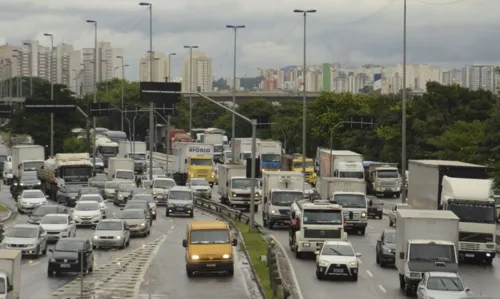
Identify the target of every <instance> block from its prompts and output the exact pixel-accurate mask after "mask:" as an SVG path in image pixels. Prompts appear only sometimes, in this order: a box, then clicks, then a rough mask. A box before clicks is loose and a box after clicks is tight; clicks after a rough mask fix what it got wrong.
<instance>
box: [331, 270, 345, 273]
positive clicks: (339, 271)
mask: <svg viewBox="0 0 500 299" xmlns="http://www.w3.org/2000/svg"><path fill="white" fill-rule="evenodd" d="M333 272H335V273H344V270H343V269H333Z"/></svg>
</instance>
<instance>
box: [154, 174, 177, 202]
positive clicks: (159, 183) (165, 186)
mask: <svg viewBox="0 0 500 299" xmlns="http://www.w3.org/2000/svg"><path fill="white" fill-rule="evenodd" d="M175 186H176V183H175V181H174V180H173V179H169V178H157V179H154V180H153V184H152V185H151V189H152V190H151V191H152V193H153V198H154V200H155V201H156V203H157V204H158V205H166V204H167V194H168V190H170V189H171V188H172V187H175Z"/></svg>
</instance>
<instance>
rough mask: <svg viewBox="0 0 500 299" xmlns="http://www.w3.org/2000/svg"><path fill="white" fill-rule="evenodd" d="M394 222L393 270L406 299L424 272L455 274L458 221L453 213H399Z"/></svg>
mask: <svg viewBox="0 0 500 299" xmlns="http://www.w3.org/2000/svg"><path fill="white" fill-rule="evenodd" d="M396 219H397V220H396V222H397V224H398V225H397V226H396V254H395V258H396V268H397V269H398V274H399V286H400V288H401V290H404V291H405V293H406V295H407V296H412V295H414V294H415V291H416V289H417V286H418V284H419V282H420V280H421V279H422V275H423V274H424V273H425V272H435V271H438V272H453V273H458V257H457V246H458V221H459V220H458V217H457V216H456V215H455V214H453V212H451V211H431V210H412V209H399V210H398V211H397V212H396Z"/></svg>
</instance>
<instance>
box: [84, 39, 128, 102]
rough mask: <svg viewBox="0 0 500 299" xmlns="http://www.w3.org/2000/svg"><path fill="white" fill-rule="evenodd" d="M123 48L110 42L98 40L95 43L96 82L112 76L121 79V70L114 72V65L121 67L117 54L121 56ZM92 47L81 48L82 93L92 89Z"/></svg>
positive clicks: (109, 78)
mask: <svg viewBox="0 0 500 299" xmlns="http://www.w3.org/2000/svg"><path fill="white" fill-rule="evenodd" d="M122 55H123V50H122V49H119V48H113V47H112V46H111V43H110V42H99V43H98V44H97V66H96V67H97V69H96V72H95V73H97V78H96V82H97V83H99V82H105V81H108V80H112V79H114V78H118V79H121V78H122V72H121V71H120V72H115V67H119V68H121V60H120V59H118V58H117V56H122ZM94 61H95V59H94V48H84V49H83V50H82V65H81V67H82V68H83V72H82V74H81V75H80V76H79V78H80V79H79V82H81V83H79V84H80V85H81V90H82V94H87V93H91V92H93V91H94Z"/></svg>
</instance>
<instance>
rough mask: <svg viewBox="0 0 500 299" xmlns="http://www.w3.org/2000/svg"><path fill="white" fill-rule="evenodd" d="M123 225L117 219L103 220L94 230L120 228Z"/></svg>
mask: <svg viewBox="0 0 500 299" xmlns="http://www.w3.org/2000/svg"><path fill="white" fill-rule="evenodd" d="M122 229H123V225H122V223H121V222H118V221H104V222H102V221H101V222H99V225H97V228H96V230H122Z"/></svg>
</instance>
